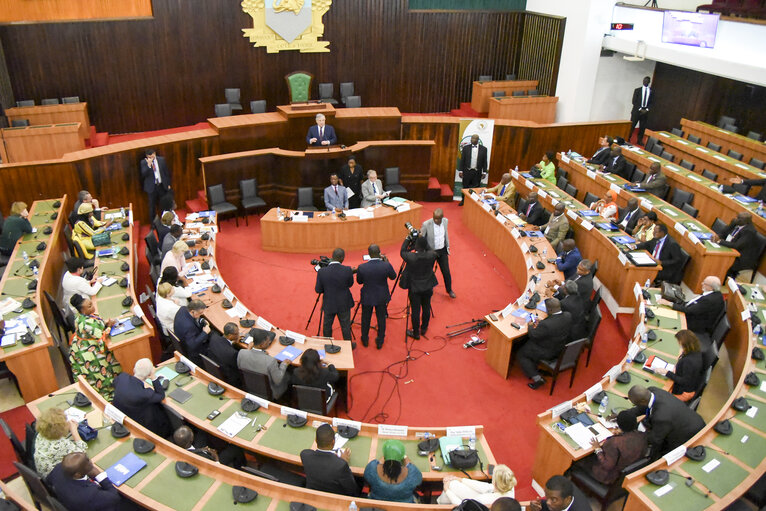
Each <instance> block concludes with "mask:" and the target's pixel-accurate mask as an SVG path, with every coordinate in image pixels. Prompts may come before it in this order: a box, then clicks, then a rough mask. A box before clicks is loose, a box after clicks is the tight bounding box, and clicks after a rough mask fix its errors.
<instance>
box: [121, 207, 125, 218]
mask: <svg viewBox="0 0 766 511" xmlns="http://www.w3.org/2000/svg"><path fill="white" fill-rule="evenodd" d="M120 215H121V216H122V218H125V208H124V207H122V208H120Z"/></svg>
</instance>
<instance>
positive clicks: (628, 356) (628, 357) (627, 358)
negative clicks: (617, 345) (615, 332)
mask: <svg viewBox="0 0 766 511" xmlns="http://www.w3.org/2000/svg"><path fill="white" fill-rule="evenodd" d="M625 362H626V363H627V364H628V365H630V364H631V363H632V362H633V357H631V356H630V348H628V353H627V355H625Z"/></svg>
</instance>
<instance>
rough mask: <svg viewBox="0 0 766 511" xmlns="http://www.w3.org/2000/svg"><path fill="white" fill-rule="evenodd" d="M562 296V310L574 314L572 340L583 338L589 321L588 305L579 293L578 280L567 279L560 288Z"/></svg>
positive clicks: (570, 336)
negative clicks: (587, 319)
mask: <svg viewBox="0 0 766 511" xmlns="http://www.w3.org/2000/svg"><path fill="white" fill-rule="evenodd" d="M559 290H560V291H561V296H563V298H562V299H560V301H561V310H563V311H564V312H568V313H569V314H570V315H571V316H572V331H571V332H570V335H569V340H570V341H576V340H577V339H582V338H583V337H585V336H586V335H588V332H587V321H586V320H585V319H586V318H585V311H586V308H587V307H586V306H587V305H588V304H587V303H586V302H585V301H583V299H582V297H581V296H580V295H579V294H578V292H577V291H578V289H577V282H575V281H574V280H567V281H566V282H564V285H563V286H561V287H560V288H559Z"/></svg>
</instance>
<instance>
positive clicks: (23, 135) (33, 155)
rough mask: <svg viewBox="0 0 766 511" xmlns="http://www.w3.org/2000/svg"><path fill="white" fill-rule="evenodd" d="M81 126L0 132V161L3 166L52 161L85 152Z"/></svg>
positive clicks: (16, 129)
mask: <svg viewBox="0 0 766 511" xmlns="http://www.w3.org/2000/svg"><path fill="white" fill-rule="evenodd" d="M80 126H81V124H80V123H79V122H73V123H68V124H49V125H42V126H24V127H19V128H5V129H3V130H0V139H2V140H0V159H2V161H3V163H18V162H24V161H39V160H55V159H58V158H61V157H62V156H64V155H65V154H66V153H71V152H73V151H80V150H81V149H85V138H84V137H83V136H82V134H81V133H80Z"/></svg>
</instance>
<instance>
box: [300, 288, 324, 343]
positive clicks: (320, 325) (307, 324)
mask: <svg viewBox="0 0 766 511" xmlns="http://www.w3.org/2000/svg"><path fill="white" fill-rule="evenodd" d="M320 296H322V293H317V299H316V301H315V302H314V308H313V309H311V315H309V320H308V321H306V327H305V328H304V330H308V329H309V325H310V324H311V319H312V318H313V317H314V312H316V310H317V305H318V304H319V297H320ZM323 315H324V311H323V310H322V309H321V308H320V309H319V325H317V336H319V331H320V330H321V329H322V316H323Z"/></svg>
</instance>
